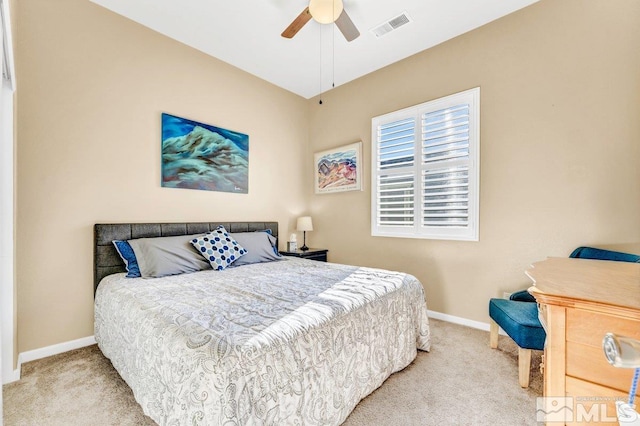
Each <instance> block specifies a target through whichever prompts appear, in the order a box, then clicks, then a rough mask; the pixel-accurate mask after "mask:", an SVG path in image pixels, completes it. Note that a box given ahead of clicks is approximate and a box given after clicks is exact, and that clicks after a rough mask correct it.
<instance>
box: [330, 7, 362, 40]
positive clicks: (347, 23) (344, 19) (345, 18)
mask: <svg viewBox="0 0 640 426" xmlns="http://www.w3.org/2000/svg"><path fill="white" fill-rule="evenodd" d="M336 25H337V26H338V29H339V30H340V32H341V33H342V35H343V36H344V38H346V39H347V41H353V40H355V39H357V38H358V36H360V31H358V29H357V28H356V26H355V25H354V24H353V21H352V20H351V18H349V15H347V11H346V10H344V9H343V10H342V13H341V14H340V16H338V19H336Z"/></svg>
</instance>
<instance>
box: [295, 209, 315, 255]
mask: <svg viewBox="0 0 640 426" xmlns="http://www.w3.org/2000/svg"><path fill="white" fill-rule="evenodd" d="M296 229H297V230H298V231H302V235H303V237H302V238H303V240H302V247H300V250H302V251H307V250H309V247H307V231H313V222H311V216H302V217H299V218H298V225H297V226H296Z"/></svg>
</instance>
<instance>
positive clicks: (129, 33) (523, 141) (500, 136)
mask: <svg viewBox="0 0 640 426" xmlns="http://www.w3.org/2000/svg"><path fill="white" fill-rule="evenodd" d="M16 3H18V4H17V5H16V6H17V7H16V8H14V10H15V11H16V12H17V17H18V22H17V25H16V28H17V30H18V33H17V40H16V41H17V74H18V83H19V87H18V110H17V115H18V117H17V120H18V129H17V131H18V153H17V155H18V157H17V215H18V219H17V291H18V333H19V334H18V341H19V350H20V352H24V351H28V350H32V349H36V348H41V347H44V346H47V345H51V344H56V343H61V342H66V341H70V340H73V339H78V338H82V337H85V336H89V335H92V334H93V304H92V303H93V288H92V266H91V265H92V225H93V224H94V223H96V222H118V221H120V222H124V221H190V220H194V221H197V220H211V219H219V220H231V219H238V220H262V219H269V220H277V221H279V222H280V227H281V232H282V233H283V235H287V233H288V232H290V230H291V228H292V226H293V220H294V218H295V217H296V216H298V215H299V214H301V213H303V212H311V213H312V214H313V218H314V226H315V228H316V230H315V231H314V232H311V233H309V234H308V240H309V242H310V244H312V245H313V246H321V247H327V248H329V249H330V253H329V256H330V260H332V261H336V262H344V263H353V264H359V265H370V266H378V267H385V268H391V269H398V270H404V271H407V272H410V273H413V274H415V275H416V276H417V277H418V278H420V280H422V282H423V283H424V284H425V288H426V290H427V298H428V303H429V308H430V309H433V310H436V311H440V312H444V313H447V314H451V315H457V316H460V317H464V318H469V319H473V320H479V321H486V320H487V314H486V310H487V300H488V298H489V297H493V296H499V295H501V293H502V291H510V290H515V289H519V288H521V287H525V286H527V285H528V281H527V279H526V277H525V276H524V275H523V272H522V271H523V270H524V269H525V268H526V267H527V266H528V265H529V264H530V263H531V262H532V261H536V260H539V259H542V258H544V257H545V256H547V255H554V256H566V255H568V254H569V252H570V251H571V249H572V248H574V247H575V246H578V245H582V244H603V245H605V244H606V245H616V244H626V243H633V242H637V241H640V227H639V226H638V225H639V222H640V120H638V117H639V116H640V74H639V73H638V70H639V69H640V53H639V52H640V30H639V28H640V3H638V2H637V1H635V0H616V2H615V7H613V6H612V5H611V2H604V1H599V0H589V1H587V0H563V1H557V0H543V1H542V2H540V3H538V4H536V5H533V6H531V7H529V8H526V9H524V10H522V11H520V12H517V13H516V14H514V15H511V16H508V17H506V18H503V19H501V20H498V21H496V22H494V23H491V24H489V25H487V26H485V27H483V28H480V29H478V30H476V31H473V32H471V33H469V34H466V35H463V36H461V37H458V38H457V39H454V40H452V41H449V42H447V43H444V44H442V45H440V46H437V47H435V48H433V49H430V50H428V51H426V52H423V53H421V54H418V55H416V56H414V57H411V58H409V59H407V60H405V61H402V62H400V63H398V64H395V65H392V66H390V67H387V68H385V69H383V70H380V71H378V72H376V73H373V74H371V75H368V76H366V77H364V78H362V79H359V80H357V81H354V82H352V83H350V84H347V85H344V86H341V87H339V88H337V89H335V90H333V91H331V92H328V93H326V94H325V95H324V96H323V100H324V104H323V105H322V106H319V105H318V104H317V99H313V100H309V101H305V100H303V99H301V98H299V97H297V96H295V95H292V94H290V93H288V92H286V91H284V90H281V89H278V88H276V87H274V86H272V85H269V84H268V83H265V82H263V81H261V80H259V79H257V78H255V77H252V76H250V75H248V74H246V73H243V72H241V71H238V70H237V69H235V68H233V67H230V66H228V65H226V64H224V63H222V62H220V61H217V60H215V59H212V58H209V57H207V56H205V55H203V54H201V53H199V52H197V51H195V50H193V49H190V48H187V47H185V46H183V45H181V44H179V43H177V42H174V41H171V40H169V39H167V38H165V37H163V36H160V35H158V34H156V33H154V32H152V31H150V30H148V29H145V28H144V27H142V26H139V25H137V24H135V23H133V22H130V21H127V20H125V19H123V18H121V17H119V16H117V15H115V14H112V13H111V12H108V11H106V10H104V9H102V8H100V7H99V6H96V5H94V4H92V3H90V2H88V1H84V0H59V1H56V2H52V1H50V0H22V1H20V2H16ZM475 86H480V87H481V90H482V93H481V114H482V121H481V138H482V142H481V143H482V150H481V161H482V169H481V200H480V202H481V204H480V208H481V224H480V241H479V242H447V241H429V240H412V239H395V238H373V237H371V236H370V204H369V202H370V192H369V191H370V182H369V180H370V173H369V162H370V158H371V157H370V132H371V130H370V126H371V118H372V117H374V116H376V115H380V114H383V113H386V112H389V111H392V110H395V109H399V108H403V107H406V106H409V105H414V104H417V103H420V102H424V101H427V100H430V99H434V98H437V97H440V96H444V95H447V94H451V93H454V92H457V91H461V90H464V89H468V88H471V87H475ZM161 112H169V113H173V114H177V115H181V116H184V117H188V118H192V119H195V120H200V121H204V122H207V123H211V124H215V125H219V126H222V127H226V128H230V129H234V130H238V131H242V132H245V133H248V134H249V135H250V145H251V151H250V152H251V161H250V172H249V179H250V193H249V194H248V195H239V194H224V193H214V192H205V191H190V190H172V189H164V188H161V187H160V186H159V180H160V166H159V154H160V113H161ZM356 140H362V141H363V142H364V157H365V161H366V163H365V191H363V192H348V193H342V194H330V195H322V196H316V195H314V194H313V190H312V188H313V186H312V153H313V152H315V151H320V150H323V149H327V148H330V147H334V146H338V145H341V144H345V143H349V142H353V141H356ZM283 240H284V239H283Z"/></svg>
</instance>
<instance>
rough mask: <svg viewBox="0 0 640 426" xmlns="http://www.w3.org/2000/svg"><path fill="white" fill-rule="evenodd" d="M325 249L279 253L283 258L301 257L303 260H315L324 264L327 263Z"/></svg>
mask: <svg viewBox="0 0 640 426" xmlns="http://www.w3.org/2000/svg"><path fill="white" fill-rule="evenodd" d="M328 251H329V250H327V249H321V248H309V250H305V251H302V250H294V251H284V250H283V251H281V252H280V254H281V255H283V256H293V257H301V258H303V259H309V260H317V261H318V262H326V261H327V252H328Z"/></svg>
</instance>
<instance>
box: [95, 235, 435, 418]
mask: <svg viewBox="0 0 640 426" xmlns="http://www.w3.org/2000/svg"><path fill="white" fill-rule="evenodd" d="M219 225H223V226H224V227H225V228H226V229H227V230H229V231H230V232H231V234H232V235H234V233H244V232H261V231H266V230H269V233H270V234H272V235H273V237H274V238H277V236H278V224H277V223H275V222H228V223H181V224H175V223H173V224H97V225H95V229H94V240H95V246H94V259H95V264H94V272H95V276H94V289H95V290H96V297H95V338H96V341H97V343H98V345H99V347H100V349H101V350H102V352H103V353H104V355H105V356H106V357H107V358H109V359H110V361H111V363H112V364H113V366H114V367H115V369H116V370H117V371H118V373H119V374H120V376H121V377H122V378H123V379H124V380H125V381H126V383H127V384H128V385H129V386H130V387H131V389H132V390H133V394H134V396H135V398H136V400H137V401H138V403H139V404H140V405H141V407H142V409H143V411H144V412H145V414H147V415H148V416H149V417H151V418H152V419H153V420H154V421H156V422H157V423H158V424H161V425H186V424H193V425H200V424H201V425H286V424H291V425H338V424H341V423H342V422H343V421H344V420H345V419H346V418H347V416H348V415H349V413H351V411H352V410H353V408H354V407H355V406H356V405H357V404H358V402H359V401H360V400H362V399H363V398H364V397H366V396H367V395H368V394H370V393H371V392H373V391H374V390H375V389H376V388H378V387H379V386H380V385H381V384H382V383H383V382H384V381H385V380H386V379H387V378H388V377H389V376H390V375H391V374H392V373H394V372H396V371H399V370H402V369H403V368H405V367H406V366H407V365H409V364H410V363H411V361H413V359H414V358H415V357H416V355H417V350H418V349H419V350H424V351H428V350H429V348H430V333H429V323H428V318H427V308H426V302H425V298H424V293H423V287H422V284H421V283H420V282H419V281H418V280H417V279H416V278H415V277H413V276H411V275H408V274H403V273H399V272H393V271H386V270H381V269H373V268H363V267H354V266H348V265H339V264H332V263H324V262H316V261H312V260H306V259H300V258H293V257H283V258H282V259H281V260H278V261H270V262H261V263H253V264H246V265H243V266H237V267H228V268H226V269H224V270H222V271H216V270H213V269H210V270H202V271H198V272H193V273H186V274H178V275H170V276H165V277H162V278H126V276H125V274H126V269H125V265H124V263H123V261H122V260H121V258H120V256H119V254H118V252H117V251H116V250H115V248H114V246H113V244H112V241H113V240H131V241H135V239H137V238H156V237H168V236H183V235H191V234H198V233H207V232H210V231H212V230H214V229H216V228H217V227H218V226H219ZM236 235H237V234H236ZM276 247H277V246H276Z"/></svg>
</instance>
